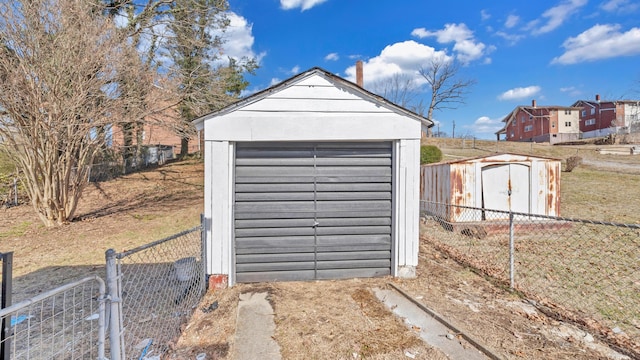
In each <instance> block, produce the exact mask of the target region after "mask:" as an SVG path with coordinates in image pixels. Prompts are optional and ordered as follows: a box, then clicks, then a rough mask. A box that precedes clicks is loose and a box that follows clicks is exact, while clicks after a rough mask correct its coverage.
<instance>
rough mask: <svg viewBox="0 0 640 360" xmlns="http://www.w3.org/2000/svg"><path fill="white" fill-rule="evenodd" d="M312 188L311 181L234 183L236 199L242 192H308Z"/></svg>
mask: <svg viewBox="0 0 640 360" xmlns="http://www.w3.org/2000/svg"><path fill="white" fill-rule="evenodd" d="M313 190H314V184H313V181H311V182H308V183H259V184H256V183H242V184H238V183H236V200H237V198H238V194H242V193H262V192H267V193H274V192H289V191H294V192H303V191H305V192H310V191H313Z"/></svg>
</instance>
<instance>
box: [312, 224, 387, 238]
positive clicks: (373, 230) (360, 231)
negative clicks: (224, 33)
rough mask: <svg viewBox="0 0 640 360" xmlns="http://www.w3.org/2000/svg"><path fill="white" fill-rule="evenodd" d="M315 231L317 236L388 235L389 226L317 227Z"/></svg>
mask: <svg viewBox="0 0 640 360" xmlns="http://www.w3.org/2000/svg"><path fill="white" fill-rule="evenodd" d="M316 230H317V234H318V236H322V235H368V234H389V233H391V226H326V227H325V226H318V228H317V229H316Z"/></svg>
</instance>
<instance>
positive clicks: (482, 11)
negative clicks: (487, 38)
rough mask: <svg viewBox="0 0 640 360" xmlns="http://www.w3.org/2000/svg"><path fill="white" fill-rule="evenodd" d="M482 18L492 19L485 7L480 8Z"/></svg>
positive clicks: (483, 19) (484, 19)
mask: <svg viewBox="0 0 640 360" xmlns="http://www.w3.org/2000/svg"><path fill="white" fill-rule="evenodd" d="M480 18H481V19H482V21H486V20H489V19H491V14H489V12H488V11H487V10H485V9H482V10H480Z"/></svg>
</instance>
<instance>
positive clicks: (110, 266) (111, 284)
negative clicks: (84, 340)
mask: <svg viewBox="0 0 640 360" xmlns="http://www.w3.org/2000/svg"><path fill="white" fill-rule="evenodd" d="M105 257H106V260H107V264H106V266H107V297H108V299H109V304H110V305H109V307H110V315H109V324H108V325H107V326H108V327H109V346H110V349H109V354H110V356H111V360H121V359H124V356H123V354H122V349H121V344H122V343H121V341H120V340H121V339H120V334H121V333H122V331H121V325H122V324H120V305H121V304H122V302H121V300H122V299H120V296H119V292H118V269H117V264H116V251H115V250H113V249H109V250H107V252H106V253H105Z"/></svg>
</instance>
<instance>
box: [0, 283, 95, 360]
mask: <svg viewBox="0 0 640 360" xmlns="http://www.w3.org/2000/svg"><path fill="white" fill-rule="evenodd" d="M104 295H105V283H104V281H102V279H100V278H99V277H97V276H91V277H86V278H84V279H81V280H78V281H74V282H71V283H68V284H66V285H63V286H61V287H58V288H56V289H53V290H50V291H47V292H45V293H42V294H40V295H38V296H35V297H33V298H31V299H28V300H25V301H22V302H19V303H17V304H14V305H11V306H9V307H7V308H4V309H1V310H0V319H1V320H2V323H3V324H4V326H5V329H4V330H5V333H6V334H8V336H7V337H6V338H3V340H2V345H3V348H4V353H3V354H2V358H4V359H9V358H11V359H105V357H104V355H105V326H104V324H105V303H104V300H105V298H104Z"/></svg>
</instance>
